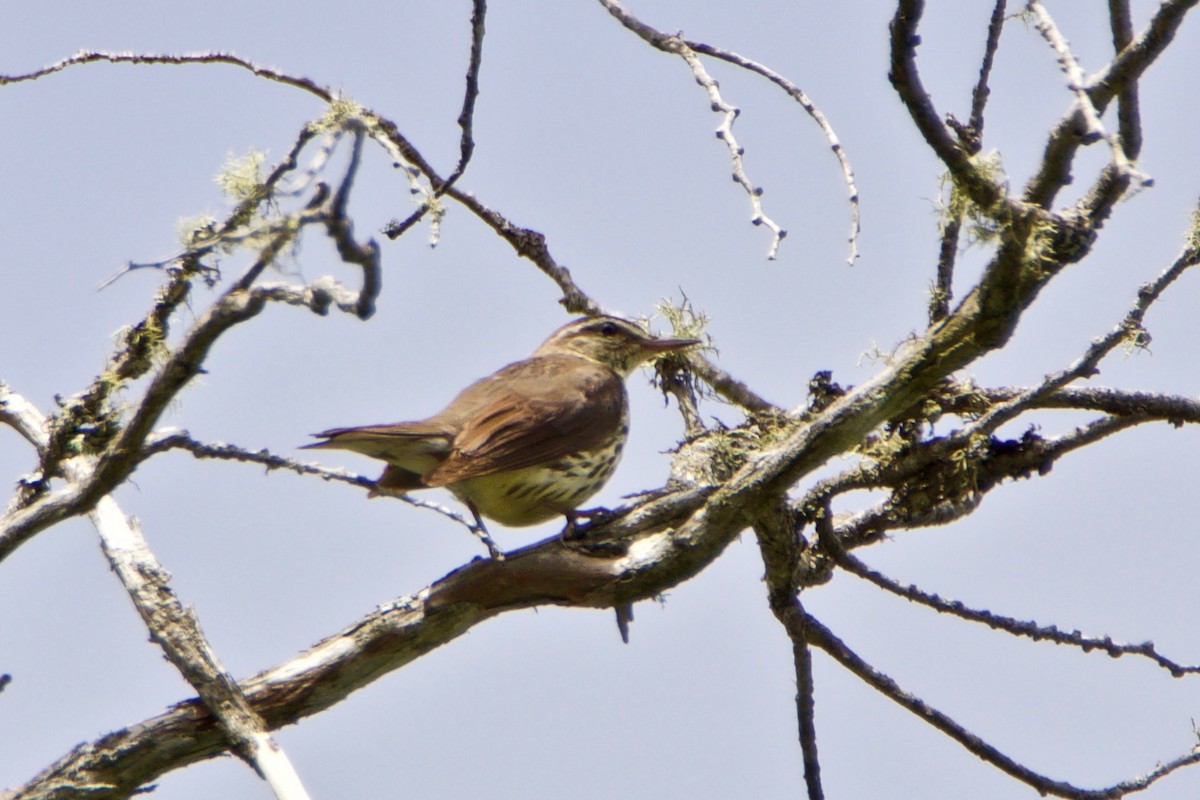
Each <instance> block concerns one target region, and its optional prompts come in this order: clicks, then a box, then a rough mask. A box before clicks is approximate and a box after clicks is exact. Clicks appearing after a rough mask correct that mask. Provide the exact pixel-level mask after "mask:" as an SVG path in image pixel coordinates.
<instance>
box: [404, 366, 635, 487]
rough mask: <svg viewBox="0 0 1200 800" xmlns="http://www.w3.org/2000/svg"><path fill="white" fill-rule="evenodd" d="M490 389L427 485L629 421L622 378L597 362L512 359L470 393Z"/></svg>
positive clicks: (549, 456) (570, 448) (585, 443)
mask: <svg viewBox="0 0 1200 800" xmlns="http://www.w3.org/2000/svg"><path fill="white" fill-rule="evenodd" d="M474 391H480V392H486V394H487V402H486V403H483V404H480V405H478V406H476V407H475V408H473V410H472V413H471V415H470V416H469V417H467V418H466V419H465V420H464V421H463V425H462V427H461V429H460V433H459V435H458V436H457V437H455V439H454V444H453V447H452V449H451V452H450V455H449V456H448V457H447V458H446V460H445V461H443V462H442V463H441V464H439V465H438V466H437V467H436V468H435V469H434V470H433V471H432V472H429V473H427V474H426V475H425V482H426V483H427V484H428V485H430V486H444V485H446V484H451V483H455V482H457V481H461V480H465V479H467V478H474V477H478V476H480V475H489V474H491V473H494V472H508V471H509V470H514V469H522V468H524V467H531V466H536V465H538V464H544V463H547V462H549V461H553V460H555V459H557V458H561V457H562V456H565V455H567V454H568V453H574V452H578V451H586V450H592V449H595V448H597V447H599V446H601V445H602V444H603V443H605V442H606V441H607V440H608V439H609V438H610V437H611V436H613V435H614V434H615V433H616V431H617V429H618V428H620V426H621V425H622V424H623V423H624V417H625V416H626V413H627V411H626V399H625V384H624V381H623V380H622V379H621V378H620V376H618V375H617V374H616V373H615V372H613V371H612V370H611V369H608V368H607V367H604V366H602V365H600V364H595V363H592V362H590V361H586V360H584V359H581V358H575V357H571V356H543V357H540V358H532V359H529V360H527V361H521V362H518V363H516V364H510V365H509V366H508V367H505V368H504V369H503V370H501V371H500V372H498V373H496V374H495V375H493V376H492V377H490V378H485V379H484V380H483V381H480V382H479V383H478V384H476V385H475V386H472V387H470V388H469V389H468V390H467V391H466V392H464V395H465V394H467V393H468V392H474Z"/></svg>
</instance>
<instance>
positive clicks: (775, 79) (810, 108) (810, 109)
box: [684, 39, 862, 266]
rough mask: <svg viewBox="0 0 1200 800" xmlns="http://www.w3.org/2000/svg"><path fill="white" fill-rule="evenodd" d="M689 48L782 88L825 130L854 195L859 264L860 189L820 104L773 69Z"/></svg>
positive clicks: (716, 50)
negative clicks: (761, 77)
mask: <svg viewBox="0 0 1200 800" xmlns="http://www.w3.org/2000/svg"><path fill="white" fill-rule="evenodd" d="M684 41H685V42H686V43H687V46H688V47H690V48H692V49H693V50H695V51H696V52H697V53H701V54H702V55H706V56H711V57H713V58H719V59H721V60H722V61H728V62H729V63H730V64H734V65H736V66H739V67H741V68H742V69H746V70H749V71H750V72H754V73H757V74H759V75H761V76H763V77H764V78H766V79H767V80H769V81H771V83H773V84H775V85H776V86H778V87H779V88H781V89H783V90H784V91H785V92H787V93H788V95H789V96H790V97H791V98H792V99H793V100H795V101H796V102H797V103H799V104H800V107H801V108H803V109H804V111H805V112H806V113H807V114H808V115H809V116H810V117H812V120H813V122H815V123H817V127H819V128H820V129H821V133H822V134H824V135H825V139H826V141H828V142H829V147H830V149H831V150H832V151H833V154H834V156H835V157H836V158H837V160H838V166H840V167H841V169H842V180H843V181H844V182H845V183H846V190H847V192H848V193H849V195H850V236H849V238H848V242H849V245H850V255H849V256H848V257H847V259H846V261H847V263H848V264H850V265H851V266H853V265H854V262H855V261H857V260H858V235H859V233H860V232H861V231H862V225H861V223H860V217H859V202H858V185H857V183H856V182H855V180H854V169H853V167H851V166H850V159H849V158H848V157H847V156H846V149H845V148H844V147H843V146H842V142H841V140H840V139H839V138H838V135H837V133H836V132H835V131H834V130H833V125H831V124H830V122H829V119H828V118H827V117H826V116H825V114H824V113H823V112H822V111H821V109H820V108H818V107H817V105H816V103H814V102H813V101H812V99H811V98H809V96H808V95H807V94H806V93H805V92H804V90H803V89H801V88H800V87H799V86H797V85H796V84H794V83H793V82H792V81H790V80H788V79H787V78H785V77H784V76H782V75H780V74H779V73H778V72H775V71H774V70H773V69H771V68H770V67H767V66H766V65H764V64H760V63H758V62H757V61H754V60H752V59H749V58H746V57H745V56H742V55H739V54H737V53H735V52H733V51H730V50H724V49H722V48H720V47H714V46H713V45H710V44H706V43H704V42H696V41H693V40H691V39H686V40H684Z"/></svg>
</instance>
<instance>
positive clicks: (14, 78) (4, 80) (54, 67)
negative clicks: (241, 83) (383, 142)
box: [0, 50, 334, 103]
mask: <svg viewBox="0 0 1200 800" xmlns="http://www.w3.org/2000/svg"><path fill="white" fill-rule="evenodd" d="M98 61H107V62H109V63H111V64H232V65H233V66H236V67H241V68H242V69H246V70H249V71H250V72H253V73H254V74H255V75H257V76H258V77H260V78H266V79H267V80H270V81H275V82H276V83H282V84H284V85H286V86H294V87H295V88H297V89H302V90H304V91H306V92H308V93H309V94H313V95H316V96H317V97H319V98H320V99H322V100H324V101H325V102H326V103H331V102H333V100H334V94H333V93H332V92H330V91H329V89H327V88H325V87H324V86H318V85H317V84H316V83H314V82H313V81H311V80H309V79H308V78H301V77H297V76H295V75H288V74H287V73H284V72H280V71H278V70H275V69H271V68H270V67H261V66H259V65H257V64H255V63H253V62H251V61H247V60H246V59H244V58H241V57H239V56H235V55H233V54H232V53H217V52H211V53H187V54H170V53H109V52H105V51H103V50H90V51H89V50H80V51H79V52H78V53H76V54H75V55H73V56H69V57H67V58H64V59H62V60H61V61H56V62H54V63H53V64H50V65H48V66H45V67H42V68H41V69H37V70H34V71H33V72H26V73H24V74H18V75H0V86H4V85H5V84H8V83H20V82H22V81H34V80H37V79H38V78H43V77H45V76H47V75H52V74H54V73H56V72H62V71H63V70H65V69H66V68H67V67H72V66H75V65H77V64H91V63H95V62H98Z"/></svg>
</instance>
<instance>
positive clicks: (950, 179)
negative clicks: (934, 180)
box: [938, 150, 1008, 247]
mask: <svg viewBox="0 0 1200 800" xmlns="http://www.w3.org/2000/svg"><path fill="white" fill-rule="evenodd" d="M971 162H972V164H973V165H974V167H975V173H976V175H977V176H978V178H980V179H981V180H983V181H985V182H987V183H989V184H991V185H993V186H997V187H999V188H1000V193H999V196H998V197H997V200H996V203H995V204H994V205H993V206H992V207H990V208H983V207H981V206H979V205H978V204H976V203H975V202H974V201H973V200H971V197H970V193H969V192H968V191H967V190H966V188H965V187H963V186H961V185H959V183H958V181H957V180H956V179H955V177H954V175H953V174H952V173H951V172H949V171H947V172H945V173H943V174H942V177H941V180H940V184H941V194H940V196H939V198H938V224H939V227H940V228H941V229H942V230H943V231H945V229H946V227H947V226H949V225H950V223H951V222H958V223H965V226H964V229H965V231H966V246H967V247H970V246H972V245H978V244H986V243H988V242H991V241H994V240H995V239H996V238H997V237H998V236H999V235H1000V232H1001V231H1002V230H1003V229H1004V228H1005V227H1007V223H1006V221H1005V215H1003V214H1001V213H998V212H999V211H1000V210H1001V209H1002V208H1003V206H1004V203H1003V201H1004V200H1005V198H1006V197H1007V191H1006V188H1007V185H1008V184H1007V181H1008V173H1007V172H1005V169H1004V161H1003V159H1001V157H1000V153H999V151H997V150H989V151H988V152H986V153H977V154H975V155H974V156H971Z"/></svg>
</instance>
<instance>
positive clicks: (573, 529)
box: [561, 508, 617, 542]
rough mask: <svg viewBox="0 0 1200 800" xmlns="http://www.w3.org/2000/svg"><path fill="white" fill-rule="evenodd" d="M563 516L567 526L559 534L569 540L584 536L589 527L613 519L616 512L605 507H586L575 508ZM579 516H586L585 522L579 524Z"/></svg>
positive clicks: (576, 539)
mask: <svg viewBox="0 0 1200 800" xmlns="http://www.w3.org/2000/svg"><path fill="white" fill-rule="evenodd" d="M563 516H565V517H566V518H567V527H565V528H563V529H562V534H561V535H562V538H563V539H564V540H565V541H568V542H571V541H578V540H580V539H584V538H586V537H587V532H588V530H589V529H591V528H595V527H597V526H599V525H603V524H604V523H606V522H608V521H610V520H613V519H615V518H616V517H617V513H616V512H615V511H610V510H609V509H607V508H587V509H576V510H574V511H571V512H568V513H566V514H564V515H563ZM580 518H586V519H587V522H586V523H584V524H583V525H580V524H579V520H580Z"/></svg>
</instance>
